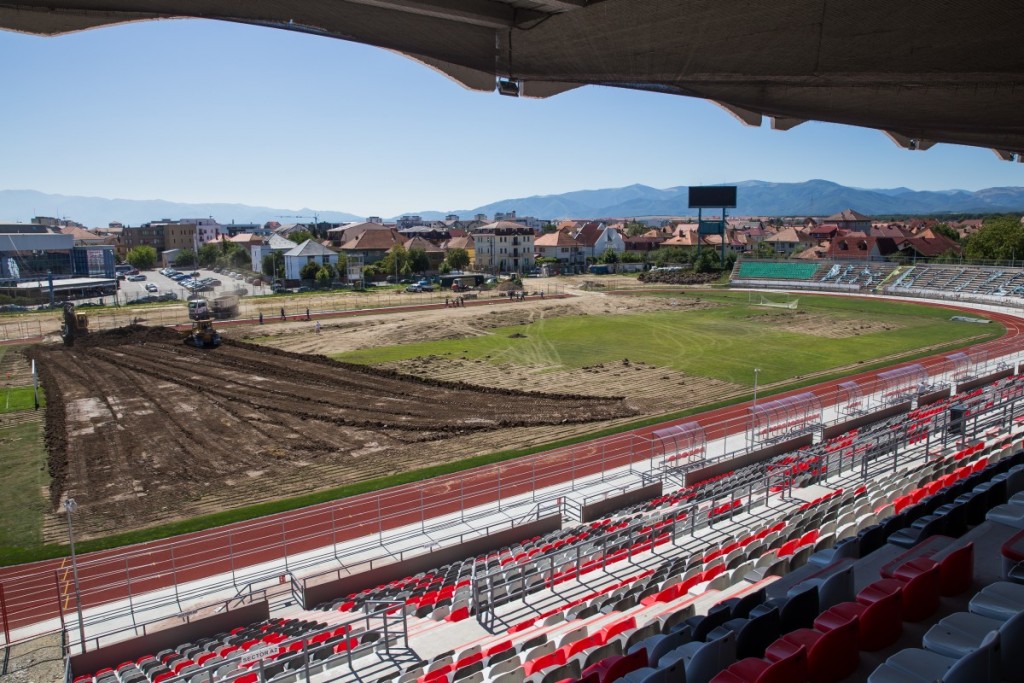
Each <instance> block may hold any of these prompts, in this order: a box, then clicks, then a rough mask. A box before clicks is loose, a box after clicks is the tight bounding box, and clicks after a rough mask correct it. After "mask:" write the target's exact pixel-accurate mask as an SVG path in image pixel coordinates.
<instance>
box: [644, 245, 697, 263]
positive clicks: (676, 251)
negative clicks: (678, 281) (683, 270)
mask: <svg viewBox="0 0 1024 683" xmlns="http://www.w3.org/2000/svg"><path fill="white" fill-rule="evenodd" d="M651 260H652V261H653V262H654V264H655V265H657V266H666V265H677V266H678V265H686V264H689V263H692V262H693V250H692V249H690V248H689V247H662V248H660V249H658V250H657V251H655V252H654V256H653V258H652V259H651Z"/></svg>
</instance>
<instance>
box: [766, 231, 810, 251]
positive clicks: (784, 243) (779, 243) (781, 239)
mask: <svg viewBox="0 0 1024 683" xmlns="http://www.w3.org/2000/svg"><path fill="white" fill-rule="evenodd" d="M762 242H764V243H765V244H768V245H770V246H771V247H772V249H774V250H775V253H776V254H779V255H780V256H789V255H790V254H792V253H793V252H797V251H801V250H803V249H805V248H806V247H808V246H811V245H813V244H815V240H814V239H812V238H811V237H809V236H807V235H805V234H804V233H802V232H800V231H799V230H797V229H796V228H783V229H782V230H779V231H778V232H777V233H775V234H774V235H771V236H769V237H765V238H764V239H763V240H762Z"/></svg>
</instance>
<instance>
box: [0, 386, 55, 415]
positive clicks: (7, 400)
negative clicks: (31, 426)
mask: <svg viewBox="0 0 1024 683" xmlns="http://www.w3.org/2000/svg"><path fill="white" fill-rule="evenodd" d="M33 393H34V392H33V390H32V387H4V388H2V389H0V413H15V412H18V411H20V410H32V409H34V408H35V406H36V404H35V398H34V397H33ZM44 405H46V400H45V398H44V396H43V390H42V389H40V390H39V407H40V408H42V407H43V406H44Z"/></svg>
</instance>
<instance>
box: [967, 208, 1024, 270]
mask: <svg viewBox="0 0 1024 683" xmlns="http://www.w3.org/2000/svg"><path fill="white" fill-rule="evenodd" d="M964 256H966V257H967V258H969V259H972V260H986V261H1009V260H1010V259H1017V258H1024V225H1021V222H1020V218H1019V217H1017V216H999V217H997V218H991V219H989V220H987V221H985V223H984V225H982V227H981V230H979V231H978V232H976V233H974V234H973V235H971V236H970V237H968V238H967V240H966V242H965V244H964Z"/></svg>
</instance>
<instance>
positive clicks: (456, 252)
mask: <svg viewBox="0 0 1024 683" xmlns="http://www.w3.org/2000/svg"><path fill="white" fill-rule="evenodd" d="M444 262H445V263H446V264H447V265H448V269H449V270H465V269H466V268H467V267H468V266H469V252H468V251H466V250H465V249H461V248H459V247H452V248H451V249H449V250H448V254H447V255H446V256H445V257H444Z"/></svg>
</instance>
